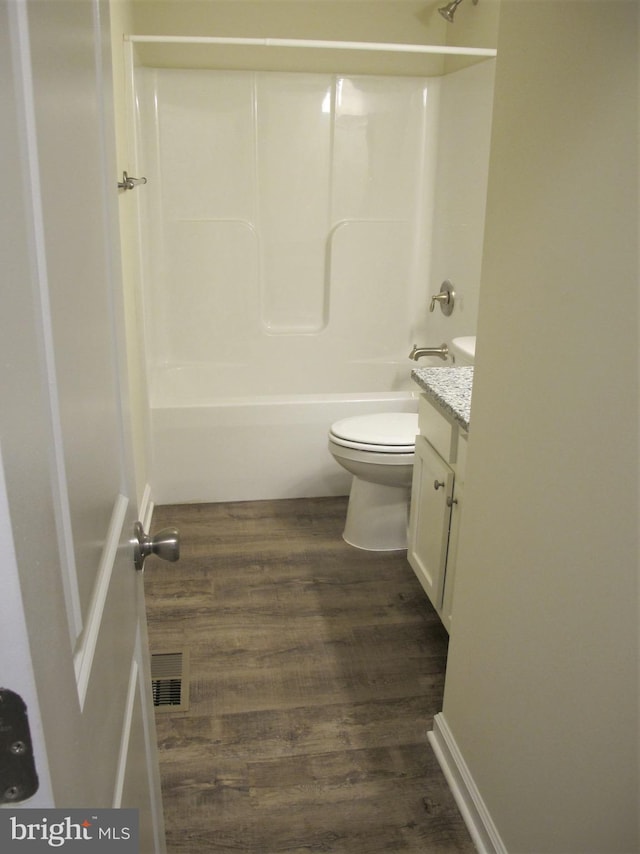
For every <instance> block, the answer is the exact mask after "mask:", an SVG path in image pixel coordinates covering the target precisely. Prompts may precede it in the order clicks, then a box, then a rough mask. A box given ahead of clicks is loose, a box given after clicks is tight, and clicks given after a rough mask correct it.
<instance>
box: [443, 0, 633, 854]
mask: <svg viewBox="0 0 640 854" xmlns="http://www.w3.org/2000/svg"><path fill="white" fill-rule="evenodd" d="M637 14H638V6H637V4H636V3H635V2H633V0H630V2H604V1H603V0H585V2H580V3H575V2H571V0H566V2H565V0H554V2H553V3H550V2H545V0H527V2H523V1H522V0H505V1H504V2H503V5H502V10H501V20H500V36H499V42H498V63H497V74H496V88H495V104H494V121H493V136H492V150H491V164H490V175H489V199H488V208H487V218H486V236H485V250H484V261H483V273H482V284H481V297H480V318H479V329H478V354H477V362H476V381H475V387H474V397H473V414H472V425H471V435H470V448H469V466H468V472H467V486H466V493H465V506H464V516H463V526H462V535H461V542H460V552H459V566H458V572H457V579H456V590H455V610H454V624H453V631H452V638H451V647H450V655H449V664H448V670H447V681H446V689H445V699H444V717H445V719H446V722H447V723H448V725H449V727H450V729H451V731H452V734H453V736H454V738H455V740H456V742H457V745H458V747H459V748H460V750H461V752H462V755H463V757H464V759H465V761H466V763H467V765H468V767H469V770H470V771H471V774H472V776H473V778H474V780H475V783H476V784H477V786H478V788H479V790H480V793H481V795H482V797H483V799H484V800H485V803H486V805H487V807H488V809H489V812H490V814H491V816H492V818H493V820H494V822H495V824H496V825H497V828H498V831H499V833H500V834H501V836H502V839H503V841H504V843H505V845H506V848H507V850H508V851H509V852H510V854H571V852H574V854H588V853H589V852H593V854H596V852H597V854H603V852H607V854H614V852H624V854H630V852H631V851H637V850H638V802H639V799H638V752H637V751H638V705H637V701H638V681H637V680H638V593H637V589H638V588H637V581H638V551H637V526H638V504H637V482H638V420H637V410H638V311H637V309H638V305H637V300H638V267H637V262H638V256H637V235H638V231H637V223H638V211H637V170H638V163H637V153H638V152H637V127H638V125H637V107H638V97H637V61H638V59H637V57H638V55H637V31H636V26H637Z"/></svg>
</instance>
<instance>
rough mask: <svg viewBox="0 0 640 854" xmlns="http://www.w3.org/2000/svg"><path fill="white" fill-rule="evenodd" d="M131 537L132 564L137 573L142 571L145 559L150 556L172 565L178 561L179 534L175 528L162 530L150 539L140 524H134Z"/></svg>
mask: <svg viewBox="0 0 640 854" xmlns="http://www.w3.org/2000/svg"><path fill="white" fill-rule="evenodd" d="M133 537H134V539H133V562H134V564H135V567H136V569H137V570H139V571H141V570H143V569H144V561H145V558H147V557H149V555H150V554H154V555H156V556H157V557H159V558H160V559H161V560H168V561H171V562H172V563H173V562H175V561H177V560H180V534H179V533H178V530H177V529H176V528H164V529H163V530H162V531H158V533H157V534H156V535H155V536H153V537H150V536H149V535H148V534H145V532H144V528H143V527H142V524H141V523H140V522H136V524H135V526H134V529H133Z"/></svg>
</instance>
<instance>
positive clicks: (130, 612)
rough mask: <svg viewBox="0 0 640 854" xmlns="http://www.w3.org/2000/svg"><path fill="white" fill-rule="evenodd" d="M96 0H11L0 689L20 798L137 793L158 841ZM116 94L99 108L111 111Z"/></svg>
mask: <svg viewBox="0 0 640 854" xmlns="http://www.w3.org/2000/svg"><path fill="white" fill-rule="evenodd" d="M107 12H108V10H107V8H106V4H105V2H104V0H47V2H42V0H0V115H1V116H2V121H0V151H1V156H0V200H1V201H0V215H1V216H0V275H1V277H2V305H1V310H0V375H1V377H2V379H1V380H0V382H1V397H0V454H1V459H0V463H1V465H0V578H1V579H2V590H1V595H0V648H1V650H2V652H1V655H0V687H1V688H4V689H7V690H10V691H14V692H16V693H18V694H20V696H22V697H23V699H24V700H25V702H26V704H27V710H28V715H29V720H30V725H31V735H32V740H33V747H34V754H35V765H36V770H37V774H38V778H39V787H38V789H37V791H36V792H35V793H34V794H33V795H31V796H30V797H28V798H27V799H21V798H20V792H19V790H18V789H17V788H13V789H12V787H11V786H8V787H7V786H6V785H5V789H4V790H3V791H2V792H0V796H3V799H4V800H5V801H6V796H7V794H8V796H9V803H8V804H7V803H5V806H14V804H15V803H19V804H20V805H21V806H22V807H23V808H26V807H38V808H43V807H47V806H60V807H64V808H73V807H83V808H89V807H96V808H104V807H137V808H138V809H139V810H140V832H141V845H140V851H141V852H142V854H151V852H162V851H164V837H163V830H162V810H161V806H160V804H161V801H160V794H159V781H158V773H157V763H156V753H155V751H156V746H155V731H154V725H153V708H152V705H151V686H150V682H149V656H148V647H147V642H146V629H145V617H144V600H143V596H142V589H141V586H142V582H141V577H140V576H141V574H140V573H139V572H136V570H135V569H134V565H133V557H132V554H133V553H132V532H133V525H134V522H135V519H136V515H137V512H136V511H137V508H136V507H135V506H134V504H135V503H134V501H132V499H131V496H132V495H133V490H132V471H133V465H132V459H131V450H130V441H129V435H128V430H127V427H126V423H127V406H126V399H127V396H126V383H125V380H124V377H125V376H126V372H125V370H124V357H123V345H122V336H121V330H122V326H123V323H122V320H123V319H122V317H121V313H122V306H121V291H120V288H119V279H118V275H119V273H118V271H119V263H118V252H119V249H118V243H117V237H116V235H117V228H116V207H117V188H116V184H117V180H118V179H117V175H116V173H115V158H114V156H113V150H112V149H113V143H112V136H113V134H112V126H111V115H110V111H109V103H110V101H109V94H108V93H109V86H110V67H109V61H110V59H109V57H110V50H109V32H108V17H107ZM104 104H106V105H107V107H106V108H105V106H104Z"/></svg>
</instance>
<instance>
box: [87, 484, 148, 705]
mask: <svg viewBox="0 0 640 854" xmlns="http://www.w3.org/2000/svg"><path fill="white" fill-rule="evenodd" d="M128 506H129V499H128V498H127V497H126V496H124V495H122V494H120V495H118V497H117V498H116V501H115V504H114V507H113V511H112V513H111V521H110V523H109V528H108V531H107V537H106V540H105V543H104V546H103V549H102V556H101V558H100V566H99V568H98V574H97V577H96V582H95V585H94V588H93V592H92V594H91V604H90V605H89V613H88V617H87V623H86V626H85V630H84V632H83V634H82V636H81V638H80V641H79V643H78V646H77V647H76V650H75V652H74V655H73V664H74V668H75V672H76V682H77V685H78V698H79V700H80V708H81V709H83V708H84V702H85V699H86V697H87V688H88V687H89V679H90V677H91V668H92V667H93V659H94V656H95V651H96V646H97V643H98V635H99V633H100V624H101V623H102V615H103V613H104V606H105V602H106V601H107V594H108V593H109V586H110V584H111V576H112V574H113V567H114V565H115V560H116V555H117V553H118V548H119V546H120V538H121V537H122V530H123V527H124V523H125V520H126V518H127V508H128ZM131 571H132V572H133V571H134V569H133V562H132V566H131Z"/></svg>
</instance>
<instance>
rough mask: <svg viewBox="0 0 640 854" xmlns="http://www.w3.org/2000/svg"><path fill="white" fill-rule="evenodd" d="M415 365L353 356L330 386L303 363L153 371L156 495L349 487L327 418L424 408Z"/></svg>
mask: <svg viewBox="0 0 640 854" xmlns="http://www.w3.org/2000/svg"><path fill="white" fill-rule="evenodd" d="M412 365H413V363H410V362H409V361H408V360H403V361H402V362H387V363H381V362H360V363H353V362H352V363H349V364H348V365H346V366H345V367H344V368H343V369H342V370H340V371H339V372H332V373H333V375H334V377H335V376H336V375H337V376H338V377H339V379H338V380H335V379H334V380H333V381H332V382H331V386H332V387H329V385H328V381H327V380H326V379H325V376H326V375H327V372H326V371H323V370H322V369H321V368H316V369H314V368H307V367H305V368H304V369H302V370H301V369H298V368H297V367H296V366H295V365H292V367H291V368H290V369H289V370H288V371H282V370H279V371H278V373H277V376H276V375H273V374H270V373H269V372H268V371H266V370H263V369H261V366H260V365H226V366H219V367H218V366H212V365H196V366H181V367H170V368H157V369H155V370H153V371H152V372H151V375H150V389H149V391H150V411H151V416H150V417H151V439H152V441H151V448H152V459H151V472H152V474H151V485H152V494H153V500H154V502H155V503H157V504H182V503H189V502H216V501H250V500H258V499H269V498H303V497H311V496H321V495H347V494H348V492H349V488H350V484H351V477H350V475H349V474H348V473H347V472H345V471H344V470H343V469H342V468H341V467H340V466H339V465H338V464H337V463H336V462H335V461H334V459H333V457H332V456H331V454H330V453H329V451H328V448H327V433H328V430H329V427H330V425H331V424H332V423H333V422H334V421H337V420H338V419H340V418H347V417H349V416H352V415H364V414H367V413H373V412H415V411H417V397H418V395H417V389H415V386H414V385H413V383H412V381H411V378H410V373H411V367H412ZM238 389H243V393H241V394H239V393H238ZM245 389H249V393H247V392H246V391H244V390H245ZM414 389H415V390H414ZM312 390H313V391H312Z"/></svg>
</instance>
